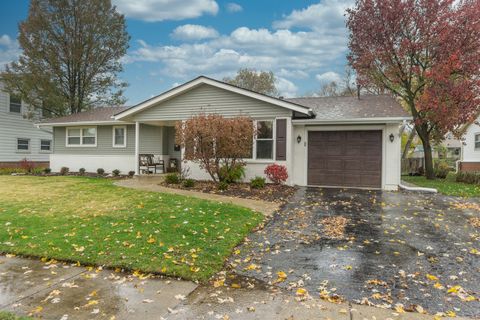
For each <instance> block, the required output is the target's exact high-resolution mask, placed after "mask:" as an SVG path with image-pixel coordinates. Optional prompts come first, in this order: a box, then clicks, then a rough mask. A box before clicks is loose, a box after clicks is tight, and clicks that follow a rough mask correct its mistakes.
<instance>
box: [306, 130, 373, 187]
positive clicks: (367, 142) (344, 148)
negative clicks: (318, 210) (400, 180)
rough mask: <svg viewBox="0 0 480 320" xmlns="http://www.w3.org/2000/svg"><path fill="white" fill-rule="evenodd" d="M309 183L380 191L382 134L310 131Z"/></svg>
mask: <svg viewBox="0 0 480 320" xmlns="http://www.w3.org/2000/svg"><path fill="white" fill-rule="evenodd" d="M308 184H309V185H317V186H332V187H333V186H335V187H367V188H381V185H382V131H310V132H309V133H308Z"/></svg>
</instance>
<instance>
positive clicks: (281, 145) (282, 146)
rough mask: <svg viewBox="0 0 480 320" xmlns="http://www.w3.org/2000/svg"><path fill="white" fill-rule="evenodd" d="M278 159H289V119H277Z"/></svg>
mask: <svg viewBox="0 0 480 320" xmlns="http://www.w3.org/2000/svg"><path fill="white" fill-rule="evenodd" d="M275 150H276V159H277V160H287V119H277V137H276V148H275Z"/></svg>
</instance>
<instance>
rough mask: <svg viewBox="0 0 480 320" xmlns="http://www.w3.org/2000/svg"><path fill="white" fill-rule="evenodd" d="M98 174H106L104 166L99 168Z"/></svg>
mask: <svg viewBox="0 0 480 320" xmlns="http://www.w3.org/2000/svg"><path fill="white" fill-rule="evenodd" d="M97 174H99V175H101V176H103V175H104V174H105V170H104V169H103V168H98V169H97Z"/></svg>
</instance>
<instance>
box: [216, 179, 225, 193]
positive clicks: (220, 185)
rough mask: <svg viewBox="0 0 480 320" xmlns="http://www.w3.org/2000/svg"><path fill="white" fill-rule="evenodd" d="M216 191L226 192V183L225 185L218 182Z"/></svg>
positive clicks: (222, 182)
mask: <svg viewBox="0 0 480 320" xmlns="http://www.w3.org/2000/svg"><path fill="white" fill-rule="evenodd" d="M217 189H218V190H221V191H225V190H227V189H228V183H226V182H225V181H220V182H219V183H218V185H217Z"/></svg>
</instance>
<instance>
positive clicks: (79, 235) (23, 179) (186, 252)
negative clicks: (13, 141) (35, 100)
mask: <svg viewBox="0 0 480 320" xmlns="http://www.w3.org/2000/svg"><path fill="white" fill-rule="evenodd" d="M262 219H263V216H262V215H261V214H260V213H256V212H253V211H251V210H249V209H246V208H243V207H239V206H234V205H230V204H221V203H217V202H213V201H206V200H200V199H196V198H190V197H184V196H176V195H170V194H168V195H167V194H161V193H155V192H145V191H138V190H133V189H127V188H120V187H117V186H114V185H113V183H112V181H110V180H107V179H95V178H83V177H33V176H0V226H1V228H0V252H3V253H15V254H21V255H27V256H36V257H46V258H54V259H60V260H68V261H75V262H77V261H78V262H80V263H81V264H84V265H105V266H109V267H120V268H127V269H130V270H139V271H141V272H160V273H164V274H167V275H172V276H181V277H183V278H186V279H198V280H205V279H208V278H209V277H210V276H211V275H213V274H214V273H215V272H217V271H219V270H220V269H221V268H222V267H223V263H224V260H225V258H226V257H228V256H229V255H230V253H231V251H232V248H233V247H234V246H235V245H237V244H238V243H239V242H240V241H242V239H243V238H244V237H245V235H247V234H248V233H249V232H250V231H251V230H252V229H253V228H254V227H255V226H257V225H258V224H259V223H260V222H261V221H262Z"/></svg>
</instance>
